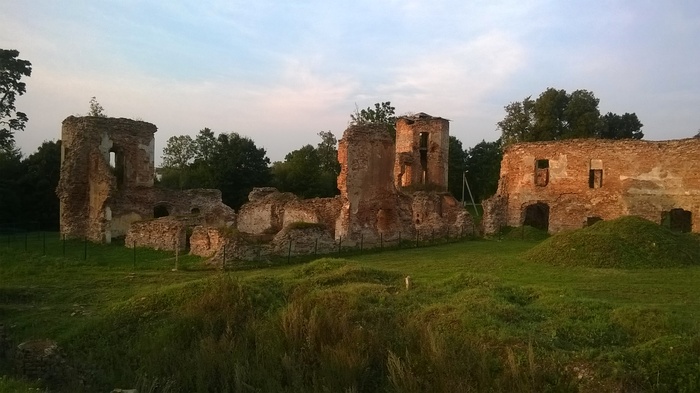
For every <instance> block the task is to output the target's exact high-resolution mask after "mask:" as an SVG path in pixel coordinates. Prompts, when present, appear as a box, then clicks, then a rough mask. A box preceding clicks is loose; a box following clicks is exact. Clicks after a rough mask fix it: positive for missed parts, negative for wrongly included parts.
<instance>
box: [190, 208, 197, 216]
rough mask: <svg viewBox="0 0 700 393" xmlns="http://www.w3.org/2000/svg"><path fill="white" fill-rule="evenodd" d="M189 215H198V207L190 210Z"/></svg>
mask: <svg viewBox="0 0 700 393" xmlns="http://www.w3.org/2000/svg"><path fill="white" fill-rule="evenodd" d="M190 213H192V214H199V208H198V207H193V208H192V210H190Z"/></svg>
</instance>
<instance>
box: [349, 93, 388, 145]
mask: <svg viewBox="0 0 700 393" xmlns="http://www.w3.org/2000/svg"><path fill="white" fill-rule="evenodd" d="M350 124H351V125H367V124H384V125H386V128H387V131H388V132H389V134H390V135H391V137H392V138H394V139H396V108H394V107H393V106H391V102H390V101H386V102H381V103H376V104H374V108H372V107H368V108H367V109H362V110H359V109H358V108H357V106H356V107H355V112H354V113H351V114H350Z"/></svg>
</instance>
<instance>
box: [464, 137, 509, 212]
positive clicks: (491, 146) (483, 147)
mask: <svg viewBox="0 0 700 393" xmlns="http://www.w3.org/2000/svg"><path fill="white" fill-rule="evenodd" d="M502 158H503V151H502V147H501V140H500V139H499V140H497V141H495V142H486V141H481V142H479V143H478V144H476V146H474V147H472V148H471V149H469V151H468V152H467V159H466V168H467V169H466V170H467V181H468V182H469V187H470V188H471V190H472V195H474V199H475V200H476V201H477V202H480V201H483V200H484V199H486V198H488V197H490V196H491V195H493V194H495V193H496V190H497V189H498V179H499V177H500V172H501V159H502ZM465 200H466V197H465Z"/></svg>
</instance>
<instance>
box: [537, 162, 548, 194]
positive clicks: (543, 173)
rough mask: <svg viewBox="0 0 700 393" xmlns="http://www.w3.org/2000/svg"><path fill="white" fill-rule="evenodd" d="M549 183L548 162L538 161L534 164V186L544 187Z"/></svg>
mask: <svg viewBox="0 0 700 393" xmlns="http://www.w3.org/2000/svg"><path fill="white" fill-rule="evenodd" d="M548 183H549V160H546V159H540V160H537V161H536V162H535V185H536V186H539V187H544V186H546V185H547V184H548Z"/></svg>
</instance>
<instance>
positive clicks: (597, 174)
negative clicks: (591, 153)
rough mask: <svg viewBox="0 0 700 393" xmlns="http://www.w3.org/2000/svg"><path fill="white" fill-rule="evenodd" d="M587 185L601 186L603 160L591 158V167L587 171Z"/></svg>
mask: <svg viewBox="0 0 700 393" xmlns="http://www.w3.org/2000/svg"><path fill="white" fill-rule="evenodd" d="M588 187H590V188H601V187H603V160H591V168H590V170H589V171H588Z"/></svg>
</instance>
